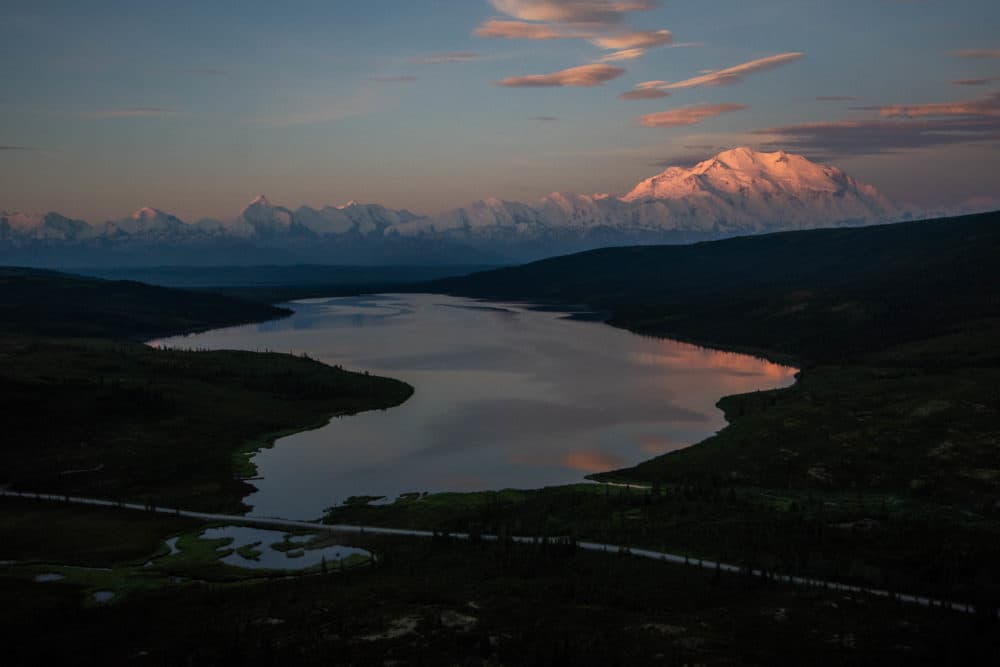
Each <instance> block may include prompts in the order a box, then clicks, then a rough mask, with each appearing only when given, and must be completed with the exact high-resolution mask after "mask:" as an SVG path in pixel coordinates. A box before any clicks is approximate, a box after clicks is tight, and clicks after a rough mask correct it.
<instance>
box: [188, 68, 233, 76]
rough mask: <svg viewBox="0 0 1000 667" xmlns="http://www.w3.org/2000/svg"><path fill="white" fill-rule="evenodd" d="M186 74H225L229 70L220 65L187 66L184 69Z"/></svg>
mask: <svg viewBox="0 0 1000 667" xmlns="http://www.w3.org/2000/svg"><path fill="white" fill-rule="evenodd" d="M184 72H185V73H187V74H201V75H203V76H225V75H227V74H229V70H227V69H222V68H221V67H188V68H186V69H184Z"/></svg>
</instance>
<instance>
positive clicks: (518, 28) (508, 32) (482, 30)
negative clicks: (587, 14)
mask: <svg viewBox="0 0 1000 667" xmlns="http://www.w3.org/2000/svg"><path fill="white" fill-rule="evenodd" d="M474 34H475V35H476V36H477V37H486V38H489V39H536V40H546V39H578V38H579V37H581V35H579V34H577V33H574V32H571V31H564V30H560V29H559V28H555V27H553V26H551V25H546V24H544V23H528V22H526V21H502V20H499V19H490V20H489V21H486V22H485V23H483V24H482V25H481V26H479V27H478V28H476V29H475V31H474Z"/></svg>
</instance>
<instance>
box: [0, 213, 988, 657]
mask: <svg viewBox="0 0 1000 667" xmlns="http://www.w3.org/2000/svg"><path fill="white" fill-rule="evenodd" d="M998 244H1000V216H998V215H996V214H993V215H983V216H971V217H967V218H961V219H954V220H946V221H932V222H926V223H912V224H910V223H908V224H904V225H894V226H886V227H877V228H863V229H841V230H821V231H817V232H802V233H793V234H779V235H773V236H767V237H756V238H749V239H735V240H730V241H724V242H719V243H709V244H698V245H695V246H685V247H662V248H624V249H613V250H602V251H595V252H591V253H584V254H581V255H575V256H571V257H566V258H557V259H553V260H547V261H545V262H539V263H536V264H532V265H528V266H526V267H521V268H516V269H504V270H499V271H494V272H488V273H483V274H476V275H474V276H472V277H470V278H468V279H462V280H458V279H449V280H446V281H441V282H439V283H435V284H433V285H431V286H423V287H420V288H419V289H422V290H428V289H433V290H439V291H449V292H453V293H457V294H464V295H473V296H482V297H494V298H504V299H512V298H520V299H528V300H543V301H549V302H555V303H560V304H568V303H573V304H588V305H589V306H591V307H592V308H594V309H596V310H599V311H602V312H605V313H608V314H609V316H610V318H611V320H610V321H611V323H612V324H614V325H616V326H622V327H627V328H630V329H632V330H634V331H637V332H640V333H644V334H648V335H663V336H671V337H675V338H681V339H685V340H693V341H698V342H702V343H704V344H710V345H715V346H718V347H725V348H731V349H741V350H753V351H757V352H758V353H760V354H765V355H767V356H771V357H775V358H780V359H783V360H792V361H794V362H795V363H797V364H798V365H799V366H800V367H801V368H803V373H802V375H801V377H800V379H799V382H798V383H797V384H796V385H795V386H793V387H791V388H789V389H785V390H780V391H774V392H759V393H756V394H751V395H744V396H734V397H727V398H724V399H723V400H722V401H721V402H720V406H721V407H722V408H723V409H724V410H725V411H726V414H727V417H728V418H729V420H730V422H731V425H730V426H729V427H728V428H726V429H725V430H723V431H722V432H721V433H720V434H718V435H717V436H715V437H713V438H710V439H708V440H706V441H704V442H702V443H699V444H698V445H695V446H693V447H690V448H688V449H686V450H682V451H679V452H675V453H672V454H669V455H666V456H663V457H660V458H657V459H653V460H652V461H649V462H646V463H643V464H641V465H639V466H637V467H635V468H631V469H627V470H619V471H614V472H609V473H605V474H602V475H599V476H598V477H599V478H600V479H602V480H607V481H614V482H617V483H630V484H636V485H639V486H637V487H633V488H625V487H619V486H598V485H595V484H581V485H575V486H568V487H557V488H550V489H540V490H535V491H497V492H484V493H474V494H440V495H431V496H417V495H411V496H406V497H404V498H401V499H399V500H398V501H396V502H395V503H392V504H389V505H385V506H375V505H369V504H368V503H367V501H366V499H364V498H359V499H355V501H354V502H349V503H348V504H347V505H345V506H343V507H339V508H335V509H333V510H331V512H330V513H329V515H328V517H327V520H328V521H331V522H337V523H365V524H368V525H372V524H380V525H385V526H398V527H414V528H421V529H433V530H439V531H446V530H450V531H469V532H472V533H477V532H480V531H482V532H487V533H498V534H500V535H514V534H516V535H536V536H539V537H542V536H547V537H550V538H555V537H566V538H569V543H568V544H566V543H562V542H560V543H543V544H538V545H515V544H500V545H496V544H466V543H457V542H453V541H449V540H447V539H444V538H441V539H434V540H430V539H413V538H386V537H375V536H370V535H366V536H354V537H352V538H351V545H352V546H358V547H362V548H366V549H370V550H371V551H373V552H374V553H375V554H376V555H377V559H376V560H375V561H374V562H369V563H367V564H366V565H364V566H362V567H358V568H354V569H341V568H339V567H329V568H327V567H322V568H313V569H311V570H307V571H306V572H305V573H303V574H301V575H293V576H291V577H288V576H286V575H285V574H283V573H278V572H269V571H253V572H251V571H248V570H239V569H236V568H232V567H229V566H224V565H222V564H220V563H218V562H217V560H216V559H217V558H218V557H219V553H220V552H217V551H215V549H216V548H219V547H221V548H223V549H224V548H225V544H222V545H216V544H213V543H210V542H207V541H205V540H199V539H198V538H197V534H198V532H199V531H200V529H201V528H202V527H203V524H198V523H197V522H194V521H192V520H189V519H184V518H180V517H176V518H174V517H168V516H162V515H152V514H148V513H143V512H128V511H125V510H115V509H94V508H86V507H77V506H70V505H65V504H60V503H53V502H42V501H33V500H26V499H13V498H0V560H4V561H5V564H4V565H3V566H2V567H0V582H2V585H0V609H2V610H3V611H2V612H0V623H3V627H4V628H5V630H7V631H9V632H8V636H9V637H11V638H13V639H12V640H8V642H7V646H8V651H7V653H5V662H9V663H10V664H15V665H16V664H51V662H53V661H55V660H62V661H64V662H66V661H68V662H73V663H81V662H82V663H84V664H86V663H92V664H120V663H124V664H178V663H180V664H241V665H255V664H274V663H279V662H281V663H285V664H288V663H291V664H299V663H302V664H313V663H325V664H331V663H332V664H359V665H360V664H365V665H366V664H538V665H548V664H595V665H597V664H600V665H606V664H630V665H635V664H667V665H674V664H676V665H685V664H690V665H693V664H759V665H773V664H789V665H802V664H859V665H864V664H934V665H941V664H944V665H969V664H996V663H997V662H998V660H1000V639H998V638H1000V632H998V629H1000V626H998V623H997V617H996V611H997V604H998V601H1000V570H998V567H997V562H1000V551H998V550H1000V547H998V545H1000V539H998V537H1000V466H998V463H997V462H998V461H1000V451H998V447H1000V428H998V418H1000V396H998V393H997V386H1000V385H998V383H997V381H998V380H1000V373H998V363H997V362H998V354H1000V353H998V352H997V348H996V346H995V343H994V341H995V340H997V339H998V338H1000V336H998V335H997V334H998V333H1000V326H998V323H1000V301H998V289H997V286H998V285H1000V280H998V278H1000V275H998V271H1000V269H998V268H997V267H998V265H1000V262H997V261H996V260H997V258H998V257H1000V252H998V248H1000V245H998ZM29 278H31V280H32V281H34V282H33V283H32V285H33V286H32V288H31V289H33V290H36V291H35V292H33V299H34V301H38V302H43V301H45V300H46V299H51V302H52V303H60V297H59V291H58V290H57V291H55V292H52V293H49V294H46V293H45V292H44V291H43V292H39V291H37V290H38V289H39V288H38V279H37V276H29ZM6 279H7V280H8V281H10V280H14V282H13V283H6V284H5V289H4V290H3V291H0V311H2V309H3V308H4V299H7V302H6V303H7V304H8V306H9V304H10V302H11V301H10V298H9V297H7V296H6V295H7V294H8V293H10V289H9V288H10V285H12V284H13V285H15V286H16V284H17V282H16V278H10V276H9V274H8V277H7V278H6ZM45 280H53V278H52V276H51V274H47V277H46V278H45ZM59 280H72V279H70V278H66V277H62V278H60V279H58V280H56V282H55V283H50V287H52V286H53V285H58V282H59ZM90 282H94V283H95V284H96V287H94V286H88V288H87V289H95V290H97V291H96V292H94V293H93V294H95V295H97V297H96V298H93V299H92V300H91V302H90V305H89V306H87V307H86V308H83V307H81V310H78V311H77V314H76V315H74V316H73V317H65V316H64V315H63V313H65V312H66V311H65V310H64V309H61V310H60V309H55V310H53V314H52V315H51V317H52V319H53V322H49V321H47V320H46V316H45V315H44V314H42V315H39V314H37V313H35V314H32V315H31V316H30V317H27V318H23V319H22V320H21V322H22V323H21V325H17V324H16V321H17V320H16V319H11V320H9V321H10V322H15V324H13V325H12V324H9V323H5V324H4V325H0V328H4V330H5V331H6V332H7V333H6V337H5V338H3V340H2V342H0V352H2V353H3V354H4V355H5V363H4V365H3V366H2V367H0V378H2V380H0V381H2V382H3V383H4V384H3V393H4V396H5V398H6V400H5V403H4V405H5V406H7V407H5V410H6V412H5V413H4V415H3V417H4V420H5V423H9V424H11V425H12V426H11V428H12V429H13V430H14V431H13V432H16V433H17V437H16V438H10V439H5V441H4V445H3V454H2V456H3V466H2V467H0V470H2V471H3V475H4V476H5V477H7V479H6V480H4V482H6V483H12V484H14V485H15V486H16V487H18V488H28V487H29V486H30V487H33V488H37V489H38V490H41V491H48V492H69V491H72V492H74V493H79V494H80V495H100V496H105V497H116V498H117V497H122V498H125V497H127V498H129V499H139V500H144V501H147V502H153V503H156V504H167V505H169V504H171V503H176V504H179V505H184V506H188V507H192V508H193V507H202V508H214V509H226V510H238V509H239V498H240V496H241V493H242V491H243V489H244V486H243V483H242V482H241V481H239V480H238V479H234V477H239V476H241V475H246V474H250V472H251V471H247V470H246V469H245V458H244V457H242V456H240V455H239V452H241V451H246V450H247V449H250V448H254V447H256V446H258V445H259V444H261V443H262V442H266V441H267V440H268V439H269V438H271V437H273V435H274V433H275V432H280V431H287V430H290V429H296V428H302V427H306V426H308V425H311V424H314V423H321V422H322V420H324V419H325V418H327V417H328V416H329V415H331V414H334V413H337V412H341V411H348V412H350V411H356V410H360V409H365V408H371V407H386V406H389V405H393V404H395V403H398V402H399V401H401V400H405V398H406V396H407V395H408V394H409V391H410V389H409V388H408V387H406V386H405V385H401V384H400V383H395V382H392V381H383V380H380V379H375V378H370V377H368V376H364V375H360V376H359V375H355V374H347V373H344V372H342V371H339V370H337V369H332V368H329V367H326V366H322V365H320V364H318V363H316V362H313V361H311V360H308V359H299V358H293V357H288V356H287V355H271V354H266V355H254V354H245V353H244V354H243V355H236V354H234V353H192V352H179V351H177V352H175V351H170V352H166V351H155V350H149V349H146V348H145V347H143V346H138V345H136V344H134V343H131V342H129V341H131V340H136V339H142V338H143V337H153V336H156V335H160V334H161V333H167V332H175V331H177V330H181V329H184V328H190V329H198V328H201V327H203V326H220V324H219V323H218V322H211V323H209V322H197V321H193V322H192V321H188V322H186V323H183V324H178V320H180V319H184V318H185V317H187V315H186V314H185V313H187V312H189V311H187V310H186V309H185V308H184V307H183V304H184V303H185V300H186V299H194V300H195V301H197V300H198V299H209V300H211V299H221V298H222V297H215V296H213V295H209V294H204V293H203V294H200V295H196V296H191V295H190V293H176V294H175V293H171V294H170V296H169V298H167V299H166V300H165V301H164V303H167V304H169V303H170V299H174V298H176V299H178V301H177V302H176V303H178V304H181V306H180V308H181V312H176V311H173V310H172V309H171V308H170V307H162V308H153V309H152V310H153V313H152V314H150V315H148V317H149V318H152V321H153V323H152V324H150V323H148V321H147V320H146V319H145V318H146V317H147V316H146V315H143V314H142V313H143V311H142V309H141V308H138V309H137V308H132V307H130V308H128V309H127V310H128V311H133V310H134V311H136V312H135V313H134V314H133V313H132V312H130V313H129V317H138V320H137V321H138V322H139V324H122V323H121V322H122V319H121V315H122V309H120V308H118V307H117V306H116V304H117V303H119V297H114V298H112V297H111V296H108V298H101V297H100V289H101V284H100V283H99V282H97V281H90ZM108 285H111V286H114V289H122V284H121V283H106V284H105V285H104V286H108ZM125 285H128V286H129V287H128V289H144V288H142V287H132V286H134V285H135V284H134V283H132V284H125ZM80 287H81V286H80V285H75V286H73V289H80ZM266 289H269V288H266ZM310 289H314V288H313V287H310ZM265 291H266V290H265ZM184 294H187V296H181V295H184ZM245 294H246V295H248V296H250V295H252V290H246V291H245ZM290 296H296V294H295V293H294V289H293V290H292V291H291V292H288V290H287V289H286V288H283V290H282V296H281V298H288V297H290ZM18 298H22V301H21V302H20V303H24V301H23V296H22V297H18ZM122 298H124V297H122ZM195 301H192V303H195ZM63 303H65V301H63ZM134 303H137V304H142V303H146V301H145V300H144V299H139V300H138V301H136V302H134ZM225 303H226V305H225V308H233V309H235V310H234V311H233V314H232V316H231V318H232V319H231V321H233V322H236V321H247V320H250V319H259V318H261V317H269V316H274V315H278V314H280V313H275V312H274V311H272V310H270V307H269V306H261V305H252V304H247V303H246V302H238V301H231V300H228V299H226V300H225ZM217 305H218V307H214V308H209V311H211V312H213V313H215V312H220V309H222V302H218V303H217ZM87 308H90V309H94V310H93V312H96V313H99V314H100V316H97V317H91V316H85V313H86V312H90V311H88V310H87ZM261 308H264V309H267V311H266V312H265V311H262V310H260V309H261ZM109 310H110V314H109ZM4 312H7V313H16V312H18V311H17V310H16V308H14V307H8V310H7V311H4ZM56 313H59V315H58V316H57V315H56ZM157 314H159V315H161V316H162V317H163V318H164V321H163V322H162V323H160V324H156V322H155V316H156V315H157ZM75 319H79V322H78V323H77V324H74V321H75ZM95 322H96V323H97V324H95ZM18 326H20V328H18ZM74 326H80V327H82V328H81V329H80V330H78V331H77V332H75V333H74ZM158 326H161V327H162V331H159V330H157V327H158ZM130 329H132V330H130ZM135 329H138V331H136V330H135ZM53 336H58V337H59V338H53ZM69 337H72V338H69ZM373 383H374V384H373ZM418 389H419V388H418ZM206 406H210V407H206ZM50 411H51V412H50ZM49 414H51V415H53V416H52V417H51V418H50V417H48V415H49ZM237 421H238V422H240V426H239V427H234V423H235V422H237ZM8 471H12V472H8ZM67 471H69V473H68V474H64V473H67ZM4 482H0V483H4ZM36 485H37V486H36ZM43 486H44V487H45V488H42V487H43ZM171 536H175V537H178V536H179V538H180V540H179V542H178V543H177V544H178V545H180V552H179V553H178V554H173V553H170V552H169V551H168V549H167V547H166V546H165V545H164V542H163V541H164V539H166V538H168V537H171ZM584 539H587V540H595V541H602V542H608V543H614V544H621V545H625V546H632V547H643V546H645V547H649V548H654V549H662V550H665V551H671V552H673V553H679V554H685V555H690V557H691V558H692V559H696V558H699V557H704V558H712V559H716V558H718V559H721V560H723V561H726V562H731V563H738V564H740V565H746V566H748V567H755V568H761V569H764V570H766V571H769V572H780V573H790V574H807V575H812V576H819V577H823V578H827V579H831V580H835V581H844V582H853V583H858V584H862V585H866V586H874V587H880V588H885V589H887V590H890V591H900V592H906V593H920V594H927V595H932V596H935V597H942V598H945V599H951V600H956V601H961V602H966V603H971V604H974V605H975V606H976V607H977V610H978V612H977V613H975V614H959V613H956V612H952V611H946V610H944V609H936V608H935V609H925V608H920V607H916V606H912V605H902V604H898V603H895V602H892V601H890V600H886V599H880V598H873V597H871V596H868V595H854V594H844V593H837V592H833V591H826V590H822V589H801V588H794V587H790V586H787V585H779V584H776V583H774V582H771V581H768V580H767V579H766V578H765V579H760V578H752V577H747V576H743V575H735V574H724V573H716V572H713V571H704V570H699V569H697V568H692V567H687V566H683V565H670V564H667V563H659V562H655V561H646V560H640V559H636V558H632V557H629V556H627V555H618V554H599V553H585V552H581V551H578V550H576V549H574V548H573V547H572V541H573V540H584ZM11 561H12V562H11ZM87 568H97V569H87ZM53 572H58V573H60V575H61V576H63V577H64V578H63V579H62V580H60V581H55V582H49V583H39V582H36V581H35V577H37V576H39V575H43V576H44V575H45V574H46V573H53ZM98 591H111V592H114V593H115V597H114V599H113V600H112V601H111V602H105V603H98V602H95V601H94V597H93V594H94V593H95V592H98ZM43 637H44V640H42V639H40V638H43ZM7 656H9V660H8V659H7Z"/></svg>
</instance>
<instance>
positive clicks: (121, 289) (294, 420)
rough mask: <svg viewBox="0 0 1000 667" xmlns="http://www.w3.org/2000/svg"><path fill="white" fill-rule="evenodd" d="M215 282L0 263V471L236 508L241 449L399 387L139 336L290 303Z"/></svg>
mask: <svg viewBox="0 0 1000 667" xmlns="http://www.w3.org/2000/svg"><path fill="white" fill-rule="evenodd" d="M288 312H289V311H287V310H284V309H280V308H273V307H271V306H267V305H262V304H257V303H250V302H245V301H240V300H237V299H231V298H228V297H223V296H219V295H215V294H207V293H200V292H187V291H182V290H175V289H169V288H162V287H151V286H149V285H143V284H141V283H134V282H117V281H105V280H94V279H90V278H80V277H78V276H72V275H67V274H59V273H52V272H46V271H34V270H21V269H0V361H2V363H0V396H3V397H4V400H3V401H2V402H0V420H2V423H3V429H4V433H3V435H4V437H3V439H2V440H0V484H11V485H13V487H14V488H17V489H22V490H36V491H45V490H49V491H55V492H60V493H78V494H82V495H94V496H100V497H106V498H107V497H110V498H122V499H125V498H131V499H137V500H139V499H141V500H146V501H149V502H153V503H155V504H166V503H171V504H175V505H185V506H190V507H198V508H202V509H206V510H230V511H239V510H242V509H245V508H244V507H243V505H242V504H241V502H240V499H241V498H242V497H243V496H244V495H246V494H247V493H248V492H249V491H251V490H252V489H251V487H250V486H249V485H248V484H247V483H246V482H244V481H242V479H241V478H242V477H244V476H252V474H253V467H252V465H250V464H249V463H248V462H247V459H246V457H245V456H244V453H246V452H252V451H255V450H256V449H258V448H260V447H266V446H269V445H270V444H271V443H272V442H273V441H274V439H275V438H277V437H279V436H281V435H283V434H287V433H292V432H295V431H298V430H303V429H306V428H316V427H318V426H321V425H323V424H324V423H325V422H326V421H327V420H328V419H329V418H330V417H331V416H333V415H342V414H351V413H354V412H360V411H362V410H370V409H375V408H383V409H384V408H387V407H391V406H393V405H398V404H399V403H402V402H403V401H405V400H406V399H407V398H408V397H409V396H410V394H411V393H412V391H413V390H412V388H411V387H410V386H409V385H407V384H404V383H402V382H398V381H396V380H391V379H387V378H380V377H375V376H370V375H368V374H361V373H350V372H347V371H344V370H342V369H340V368H332V367H330V366H327V365H324V364H322V363H319V362H318V361H314V360H312V359H308V358H305V357H294V356H291V355H287V354H275V353H255V352H238V351H214V352H185V351H179V350H157V349H152V348H150V347H147V346H146V345H143V344H141V343H138V342H136V341H137V340H142V339H147V338H152V337H159V336H166V335H169V334H173V333H179V332H186V331H194V330H199V329H207V328H213V327H221V326H229V325H234V324H240V323H244V322H250V321H255V320H266V319H271V318H274V317H281V316H284V315H287V314H288Z"/></svg>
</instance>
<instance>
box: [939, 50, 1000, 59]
mask: <svg viewBox="0 0 1000 667" xmlns="http://www.w3.org/2000/svg"><path fill="white" fill-rule="evenodd" d="M951 55H953V56H955V57H956V58H1000V49H962V50H960V51H952V52H951Z"/></svg>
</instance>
